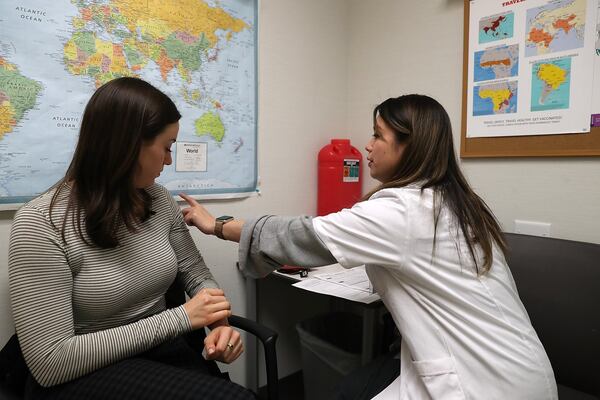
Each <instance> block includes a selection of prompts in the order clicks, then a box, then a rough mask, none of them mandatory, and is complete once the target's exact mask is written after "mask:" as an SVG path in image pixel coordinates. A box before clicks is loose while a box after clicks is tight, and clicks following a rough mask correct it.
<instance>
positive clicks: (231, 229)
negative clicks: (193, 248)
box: [179, 193, 244, 242]
mask: <svg viewBox="0 0 600 400" xmlns="http://www.w3.org/2000/svg"><path fill="white" fill-rule="evenodd" d="M179 196H181V198H182V199H184V200H185V201H186V203H188V205H189V207H187V208H184V209H183V210H182V212H183V218H184V220H185V223H186V224H188V225H194V226H195V227H196V228H198V229H199V230H200V231H201V232H202V233H204V234H206V235H214V234H215V220H216V218H215V217H213V216H212V215H211V214H210V213H209V212H208V211H207V210H206V208H204V207H203V206H202V205H201V204H200V203H198V202H197V201H196V200H195V199H193V198H191V197H190V196H188V195H187V194H185V193H179ZM243 227H244V221H243V220H240V219H234V220H233V221H230V222H228V223H226V224H225V225H223V237H224V238H225V239H227V240H231V241H232V242H239V241H240V236H241V233H242V229H243Z"/></svg>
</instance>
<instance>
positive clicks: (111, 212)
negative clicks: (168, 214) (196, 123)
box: [50, 77, 181, 248]
mask: <svg viewBox="0 0 600 400" xmlns="http://www.w3.org/2000/svg"><path fill="white" fill-rule="evenodd" d="M180 118H181V114H180V113H179V111H178V110H177V107H176V106H175V104H174V103H173V102H172V101H171V99H170V98H169V97H168V96H167V95H165V94H164V93H162V92H161V91H160V90H158V89H156V88H155V87H154V86H152V85H150V84H149V83H147V82H145V81H143V80H141V79H137V78H131V77H124V78H118V79H115V80H112V81H110V82H108V83H105V84H104V85H102V86H101V87H99V88H98V89H97V90H96V92H95V93H94V94H93V95H92V97H91V98H90V100H89V102H88V104H87V106H86V107H85V111H84V113H83V119H82V122H81V129H80V131H79V140H78V142H77V147H76V149H75V154H74V155H73V159H72V161H71V164H70V165H69V168H68V170H67V172H66V174H65V176H64V178H63V179H61V180H60V181H59V182H58V183H57V184H56V185H55V186H54V187H55V188H56V191H55V193H54V195H53V196H52V201H51V203H50V213H52V209H53V207H54V206H55V205H56V202H57V199H58V197H59V194H60V193H61V191H62V190H63V189H64V188H65V186H66V185H70V186H71V192H70V194H69V198H68V203H67V209H66V213H65V215H64V218H63V222H62V229H61V231H62V237H63V240H65V227H66V224H67V219H68V218H71V219H72V223H73V224H74V226H75V228H76V230H77V232H78V234H79V236H80V237H81V238H82V240H84V241H85V242H86V243H88V241H87V240H86V238H85V236H84V234H83V229H82V228H83V227H82V219H83V220H84V221H83V223H84V226H85V232H86V233H87V234H88V236H89V238H90V240H91V241H92V243H93V244H94V245H96V246H99V247H101V248H113V247H116V246H117V245H118V244H119V238H118V237H117V231H118V228H119V226H120V224H125V226H126V227H127V229H128V230H129V231H130V232H135V231H136V225H137V224H138V223H139V222H140V221H144V220H146V219H148V218H149V217H150V216H151V213H152V211H151V209H150V207H151V202H152V199H151V198H150V195H149V194H148V193H147V192H146V191H145V190H144V189H139V188H136V187H135V185H134V176H135V171H136V168H137V161H138V156H139V153H140V149H141V147H142V144H143V143H144V142H148V141H150V142H151V141H152V140H154V138H155V137H156V136H157V135H158V134H159V133H161V132H162V131H163V130H164V129H165V128H166V126H167V125H169V124H172V123H175V122H177V121H179V119H180Z"/></svg>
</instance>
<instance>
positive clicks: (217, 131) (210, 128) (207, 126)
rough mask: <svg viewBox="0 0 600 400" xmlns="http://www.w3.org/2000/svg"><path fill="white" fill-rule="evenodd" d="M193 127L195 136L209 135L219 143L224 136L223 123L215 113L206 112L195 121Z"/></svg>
mask: <svg viewBox="0 0 600 400" xmlns="http://www.w3.org/2000/svg"><path fill="white" fill-rule="evenodd" d="M194 125H195V127H196V135H197V136H203V135H210V136H212V137H213V138H214V139H215V140H216V141H217V142H221V141H222V140H223V136H225V127H224V126H223V122H222V121H221V118H220V117H219V116H218V115H217V114H215V113H212V112H207V113H205V114H203V115H202V116H201V117H200V118H198V119H197V120H196V122H195V123H194Z"/></svg>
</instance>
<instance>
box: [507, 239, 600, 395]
mask: <svg viewBox="0 0 600 400" xmlns="http://www.w3.org/2000/svg"><path fill="white" fill-rule="evenodd" d="M506 238H507V241H508V246H509V254H508V260H507V261H508V265H509V266H510V269H511V271H512V274H513V276H514V278H515V282H516V284H517V287H518V290H519V295H520V297H521V300H522V301H523V304H524V305H525V308H526V309H527V312H528V313H529V317H530V318H531V323H532V324H533V327H534V328H535V330H536V332H537V334H538V336H539V338H540V340H541V342H542V344H543V345H544V348H545V349H546V352H547V353H548V357H549V358H550V362H551V363H552V368H553V369H554V374H555V377H556V381H557V383H558V392H559V398H560V399H561V400H564V399H567V400H570V399H573V400H574V399H581V400H584V399H599V398H600V312H599V311H598V307H600V244H593V243H583V242H575V241H571V240H561V239H553V238H544V237H538V236H528V235H518V234H511V233H508V234H506Z"/></svg>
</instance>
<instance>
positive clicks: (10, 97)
mask: <svg viewBox="0 0 600 400" xmlns="http://www.w3.org/2000/svg"><path fill="white" fill-rule="evenodd" d="M41 90H42V85H41V84H40V83H38V82H36V81H34V80H32V79H29V78H27V77H25V76H23V75H21V74H20V73H19V70H18V69H17V67H16V66H15V65H13V64H11V63H9V62H7V61H6V60H5V59H4V58H2V57H0V140H1V139H2V138H3V136H4V135H5V134H7V133H9V132H11V131H12V130H13V128H14V126H15V125H16V124H18V123H19V121H20V120H21V118H23V115H24V114H25V112H26V111H27V110H29V109H31V108H33V106H34V105H35V102H36V100H37V97H38V94H39V93H40V91H41Z"/></svg>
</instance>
